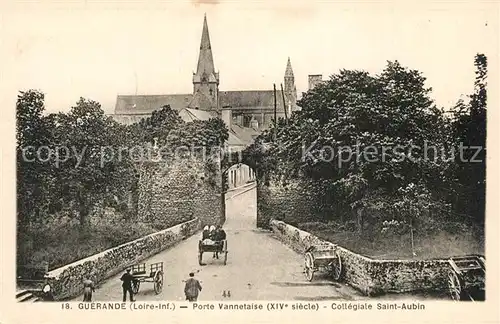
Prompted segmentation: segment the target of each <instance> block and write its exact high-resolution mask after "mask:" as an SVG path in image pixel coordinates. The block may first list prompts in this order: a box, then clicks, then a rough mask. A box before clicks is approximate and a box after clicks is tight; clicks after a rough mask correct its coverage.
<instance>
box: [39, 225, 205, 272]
mask: <svg viewBox="0 0 500 324" xmlns="http://www.w3.org/2000/svg"><path fill="white" fill-rule="evenodd" d="M198 221H199V219H198V218H194V219H192V220H189V221H187V222H184V223H180V224H177V225H175V226H172V227H169V228H166V229H164V230H161V231H159V232H155V233H151V234H149V235H146V236H143V237H140V238H138V239H135V240H133V241H129V242H125V243H123V244H120V245H118V246H115V247H112V248H110V249H107V250H104V251H102V252H99V253H97V254H94V255H91V256H88V257H86V258H83V259H80V260H78V261H75V262H73V263H70V264H67V265H65V266H62V267H60V268H57V269H54V270H52V271H49V272H48V273H47V276H48V277H49V278H52V279H59V276H60V275H61V274H62V273H63V272H64V271H65V270H68V269H69V268H72V267H76V266H78V265H81V264H84V263H86V262H91V261H96V260H97V259H99V258H101V257H103V256H105V255H106V254H108V253H112V252H113V251H116V250H118V249H120V248H122V247H124V246H126V245H130V244H133V243H137V242H139V241H142V240H144V239H146V238H148V237H155V236H157V235H161V234H164V233H166V232H171V231H173V232H180V230H181V228H182V226H184V225H186V224H190V223H194V222H198Z"/></svg>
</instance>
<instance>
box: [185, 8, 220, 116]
mask: <svg viewBox="0 0 500 324" xmlns="http://www.w3.org/2000/svg"><path fill="white" fill-rule="evenodd" d="M218 96H219V73H218V72H215V67H214V58H213V55H212V46H211V45H210V36H209V34H208V23H207V16H206V15H205V17H204V19H203V31H202V33H201V44H200V56H199V57H198V67H197V69H196V73H194V74H193V100H192V101H191V102H190V103H189V105H188V106H189V107H190V108H199V109H203V110H218Z"/></svg>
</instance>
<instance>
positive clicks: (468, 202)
mask: <svg viewBox="0 0 500 324" xmlns="http://www.w3.org/2000/svg"><path fill="white" fill-rule="evenodd" d="M474 65H475V66H476V72H475V73H476V79H475V82H474V93H473V94H472V95H470V96H469V102H468V103H465V102H464V101H463V100H462V101H460V102H458V103H457V105H456V107H455V109H454V110H453V123H452V131H453V138H454V144H455V146H457V147H458V146H460V145H461V146H463V147H468V148H469V149H467V150H465V151H464V152H462V156H460V154H461V153H460V152H458V151H457V152H456V157H455V161H456V163H455V165H454V168H453V169H452V170H450V172H452V174H453V175H454V176H453V180H454V181H453V185H454V192H455V193H456V197H458V199H457V203H456V205H455V210H456V211H457V212H460V213H464V212H465V214H468V215H471V216H472V218H473V219H474V220H475V221H477V222H479V223H484V216H485V204H486V118H487V117H486V114H487V91H486V87H487V81H486V79H487V58H486V56H485V55H484V54H477V55H476V57H475V60H474Z"/></svg>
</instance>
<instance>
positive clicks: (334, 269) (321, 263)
mask: <svg viewBox="0 0 500 324" xmlns="http://www.w3.org/2000/svg"><path fill="white" fill-rule="evenodd" d="M304 261H305V264H304V273H305V276H306V279H307V280H308V281H312V280H313V278H314V273H315V272H316V271H319V270H323V271H325V270H326V271H328V272H330V273H331V274H332V275H333V279H334V280H336V281H337V280H339V279H340V276H341V274H342V260H341V259H340V255H339V254H338V253H337V246H336V245H333V244H326V243H325V244H318V245H313V246H311V247H309V248H308V249H307V250H306V251H305V256H304Z"/></svg>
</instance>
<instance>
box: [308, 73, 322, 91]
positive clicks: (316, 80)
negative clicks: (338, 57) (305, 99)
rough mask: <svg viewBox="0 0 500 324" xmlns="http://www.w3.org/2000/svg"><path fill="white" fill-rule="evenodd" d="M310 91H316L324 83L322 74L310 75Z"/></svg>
mask: <svg viewBox="0 0 500 324" xmlns="http://www.w3.org/2000/svg"><path fill="white" fill-rule="evenodd" d="M308 81H309V90H311V89H314V87H315V86H317V85H318V84H320V83H321V82H323V75H321V74H310V75H309V77H308Z"/></svg>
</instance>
